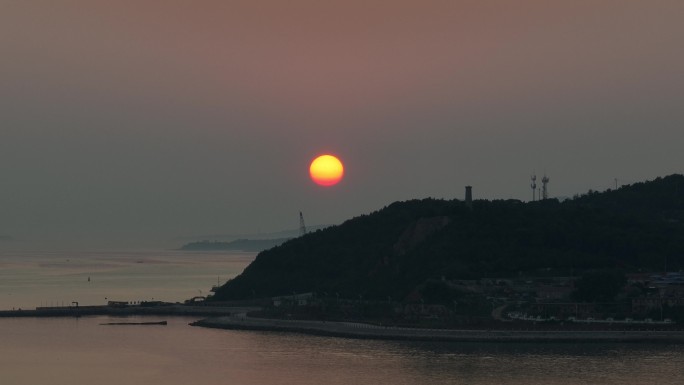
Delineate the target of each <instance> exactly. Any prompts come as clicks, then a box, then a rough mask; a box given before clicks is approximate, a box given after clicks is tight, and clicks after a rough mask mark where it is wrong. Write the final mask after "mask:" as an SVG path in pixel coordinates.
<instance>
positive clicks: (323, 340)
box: [0, 251, 684, 385]
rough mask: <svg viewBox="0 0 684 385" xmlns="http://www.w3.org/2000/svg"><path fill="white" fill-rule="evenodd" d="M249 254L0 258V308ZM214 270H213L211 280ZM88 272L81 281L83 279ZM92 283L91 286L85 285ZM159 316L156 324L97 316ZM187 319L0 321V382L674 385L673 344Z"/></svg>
mask: <svg viewBox="0 0 684 385" xmlns="http://www.w3.org/2000/svg"><path fill="white" fill-rule="evenodd" d="M253 258H254V254H240V253H233V254H222V253H191V254H186V253H179V252H166V251H159V252H149V251H147V252H125V253H35V254H32V253H28V254H23V255H17V254H13V255H9V256H7V255H2V256H0V285H1V286H0V289H1V290H2V296H3V297H5V296H7V297H9V298H10V299H7V298H4V299H3V302H2V304H3V305H2V306H0V307H2V308H6V307H7V306H11V307H16V306H24V307H30V306H29V305H27V302H36V303H38V305H40V303H41V302H42V303H43V304H44V303H45V302H53V305H54V302H58V301H62V300H64V301H65V302H68V301H69V300H70V299H71V298H74V299H78V300H79V301H81V302H83V303H86V304H101V303H103V302H104V299H105V297H106V298H110V297H111V298H115V299H116V300H137V299H151V298H152V297H154V298H155V299H160V300H167V301H181V300H182V299H184V298H187V297H189V296H195V295H199V291H200V290H202V293H206V291H207V290H208V288H209V287H211V286H212V285H213V284H215V281H216V279H220V280H223V279H228V278H230V277H231V276H232V275H234V274H237V273H238V272H239V271H241V269H243V268H244V266H246V265H247V264H248V263H249V261H250V260H251V259H253ZM219 276H220V277H223V278H218V277H219ZM88 277H90V278H91V280H90V282H88ZM93 292H95V293H96V294H94V293H93ZM48 304H49V303H48ZM161 320H166V321H168V325H167V326H146V325H125V326H121V325H103V324H105V323H109V322H121V321H126V322H143V321H161ZM194 320H195V318H193V317H128V318H125V319H121V318H116V317H106V316H97V317H80V318H0V384H2V385H21V384H27V385H28V384H31V385H34V384H53V385H61V384H65V385H66V384H69V385H80V384H102V385H109V384H112V385H113V384H117V385H120V384H127V385H135V384H141V385H142V384H166V385H175V384H184V385H185V384H189V383H201V384H304V385H307V384H311V385H313V384H345V385H346V384H380V383H391V384H475V385H479V384H521V385H522V384H525V385H528V384H621V385H623V384H635V385H636V384H656V383H657V384H681V383H683V381H684V349H682V347H680V346H676V345H645V344H496V343H467V344H464V343H427V342H406V341H374V340H353V339H345V338H330V337H319V336H307V335H301V334H289V333H277V332H254V331H231V330H216V329H205V328H198V327H191V326H189V325H188V323H190V322H192V321H194Z"/></svg>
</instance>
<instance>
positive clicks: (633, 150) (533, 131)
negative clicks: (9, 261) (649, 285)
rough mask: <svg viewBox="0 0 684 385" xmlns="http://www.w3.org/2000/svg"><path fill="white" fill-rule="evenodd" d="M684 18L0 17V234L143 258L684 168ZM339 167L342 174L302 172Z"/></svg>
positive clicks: (495, 7)
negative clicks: (217, 241) (422, 201)
mask: <svg viewBox="0 0 684 385" xmlns="http://www.w3.org/2000/svg"><path fill="white" fill-rule="evenodd" d="M682 20H684V2H683V1H681V0H672V1H658V0H653V1H643V0H639V1H629V0H619V1H601V0H590V1H578V0H568V1H549V0H540V1H525V0H520V1H510V0H506V1H483V0H473V1H460V0H450V1H425V0H421V1H399V0H387V1H369V0H364V1H349V0H345V1H320V0H316V1H292V0H289V1H280V0H273V1H254V0H252V1H227V0H226V1H192V2H191V1H130V2H126V1H110V2H104V1H90V0H88V1H69V0H64V1H52V0H46V1H32V0H26V1H19V0H17V1H10V0H4V1H0V58H1V59H0V119H1V120H0V235H10V236H13V237H15V238H17V239H21V240H26V241H38V240H51V241H68V242H77V243H79V242H83V243H84V244H88V245H98V244H99V245H108V246H112V245H115V246H120V247H132V246H133V245H140V244H146V245H155V244H162V243H164V242H166V243H164V244H168V243H169V241H170V240H172V239H173V238H174V237H177V236H188V235H196V234H227V233H255V232H270V231H276V230H281V229H286V228H296V227H297V225H298V213H299V211H300V210H301V211H303V212H304V215H305V219H306V221H307V223H309V224H334V223H340V222H342V221H343V220H345V219H348V218H350V217H353V216H356V215H359V214H363V213H368V212H370V211H373V210H376V209H379V208H381V207H383V206H385V205H387V204H389V203H391V202H393V201H396V200H405V199H410V198H423V197H437V198H459V199H461V198H462V197H463V195H464V189H463V186H465V185H467V184H469V185H472V186H473V191H474V196H475V198H487V199H491V198H517V199H522V200H528V199H530V198H531V191H530V188H529V176H530V174H531V173H532V171H533V170H536V172H537V174H539V175H541V174H543V173H544V172H546V173H548V175H549V176H550V178H551V182H550V184H549V192H550V195H551V196H571V195H573V194H575V193H582V192H586V191H587V190H588V189H598V190H603V189H605V188H608V187H610V186H611V185H613V184H614V179H615V178H618V180H619V183H627V182H636V181H642V180H645V179H653V178H655V177H657V176H663V175H667V174H671V173H681V172H684V150H683V148H684V106H683V105H682V104H683V102H684V48H682V47H684V46H683V44H684V43H683V42H684V23H683V22H682ZM324 152H331V153H333V154H336V155H338V156H339V157H340V158H341V159H342V160H343V162H344V163H345V166H346V176H345V179H344V180H343V181H342V182H341V183H340V184H339V185H337V186H335V187H333V188H323V187H320V186H317V185H315V184H314V183H313V182H311V181H310V180H309V177H308V164H309V162H310V161H311V160H312V159H313V158H314V157H315V156H316V155H318V154H320V153H324Z"/></svg>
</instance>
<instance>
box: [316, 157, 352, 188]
mask: <svg viewBox="0 0 684 385" xmlns="http://www.w3.org/2000/svg"><path fill="white" fill-rule="evenodd" d="M309 174H310V175H311V179H312V180H313V181H314V182H316V183H318V184H319V185H321V186H332V185H335V184H337V183H338V182H339V181H340V180H342V176H344V166H342V162H340V160H339V159H337V158H336V157H334V156H332V155H321V156H319V157H318V158H316V159H314V160H313V162H311V166H309Z"/></svg>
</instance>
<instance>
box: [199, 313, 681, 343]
mask: <svg viewBox="0 0 684 385" xmlns="http://www.w3.org/2000/svg"><path fill="white" fill-rule="evenodd" d="M191 325H193V326H201V327H209V328H219V329H232V330H262V331H279V332H295V333H305V334H313V335H322V336H331V337H345V338H359V339H380V340H414V341H452V342H573V343H576V342H621V343H624V342H631V343H637V342H648V343H668V344H672V343H684V331H673V330H664V331H658V330H650V331H605V330H604V331H593V330H592V331H562V330H561V331H522V330H453V329H419V328H402V327H384V326H377V325H370V324H364V323H353V322H326V321H298V320H279V319H264V318H252V317H246V316H243V315H238V316H228V317H211V318H207V319H203V320H200V321H197V322H194V323H192V324H191Z"/></svg>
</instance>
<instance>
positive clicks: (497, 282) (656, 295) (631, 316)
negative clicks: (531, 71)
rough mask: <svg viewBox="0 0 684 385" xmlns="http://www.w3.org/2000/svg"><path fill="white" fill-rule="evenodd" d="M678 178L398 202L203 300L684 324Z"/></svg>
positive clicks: (363, 312) (338, 313)
mask: <svg viewBox="0 0 684 385" xmlns="http://www.w3.org/2000/svg"><path fill="white" fill-rule="evenodd" d="M682 269H684V176H682V175H670V176H667V177H663V178H657V179H655V180H653V181H650V182H643V183H636V184H632V185H629V186H623V187H621V188H619V189H615V190H612V189H611V190H607V191H605V192H596V191H589V192H587V193H585V194H582V195H576V196H575V197H573V198H572V199H567V200H564V201H562V202H561V201H559V200H556V199H545V200H540V201H535V202H522V201H519V200H493V201H488V200H474V201H472V202H465V201H461V200H439V199H422V200H411V201H406V202H395V203H392V204H391V205H389V206H386V207H384V208H382V209H380V210H378V211H375V212H373V213H370V214H368V215H362V216H360V217H356V218H353V219H350V220H348V221H346V222H344V223H343V224H341V225H338V226H332V227H329V228H326V229H324V230H319V231H315V232H312V233H308V234H306V235H304V236H301V237H298V238H294V239H290V240H287V241H285V242H284V243H283V244H282V245H280V246H277V247H274V248H271V249H268V250H265V251H262V252H260V253H259V254H258V256H257V257H256V259H255V260H254V262H252V263H251V264H250V265H249V266H248V267H247V268H246V269H245V271H244V272H243V273H242V274H240V275H239V276H237V277H235V278H234V279H232V280H230V281H228V282H227V283H226V284H224V285H223V286H221V287H220V288H218V289H217V290H216V292H215V295H214V296H213V297H211V298H209V299H208V300H209V301H216V302H218V301H228V300H247V299H258V298H269V299H270V302H271V304H272V305H271V306H270V307H269V308H267V309H265V310H264V313H263V314H262V315H263V316H270V317H297V318H314V319H343V320H350V319H356V320H375V321H376V322H383V324H411V325H439V326H447V327H448V326H450V325H459V324H460V325H462V324H472V323H484V324H486V323H487V322H490V321H492V320H498V321H501V322H523V323H525V322H531V323H534V322H565V323H566V324H567V322H573V323H582V322H583V323H585V324H587V325H590V324H599V323H601V322H603V323H605V324H606V325H607V324H612V323H614V322H621V323H622V324H632V323H634V324H643V323H647V324H655V323H657V322H660V323H663V324H665V323H667V322H684V274H682V273H680V272H681V271H682Z"/></svg>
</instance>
